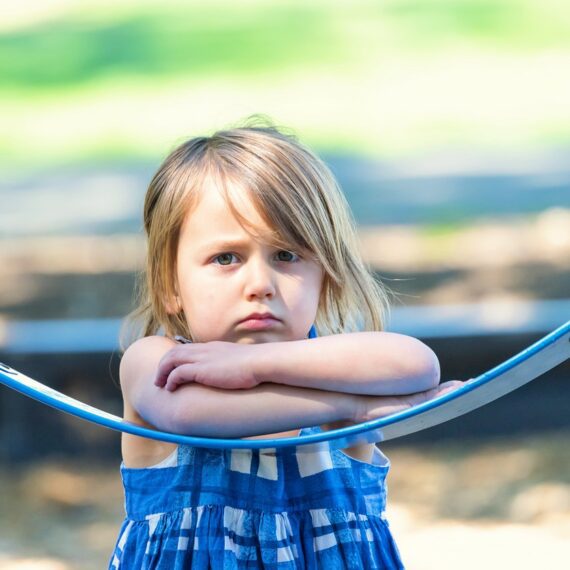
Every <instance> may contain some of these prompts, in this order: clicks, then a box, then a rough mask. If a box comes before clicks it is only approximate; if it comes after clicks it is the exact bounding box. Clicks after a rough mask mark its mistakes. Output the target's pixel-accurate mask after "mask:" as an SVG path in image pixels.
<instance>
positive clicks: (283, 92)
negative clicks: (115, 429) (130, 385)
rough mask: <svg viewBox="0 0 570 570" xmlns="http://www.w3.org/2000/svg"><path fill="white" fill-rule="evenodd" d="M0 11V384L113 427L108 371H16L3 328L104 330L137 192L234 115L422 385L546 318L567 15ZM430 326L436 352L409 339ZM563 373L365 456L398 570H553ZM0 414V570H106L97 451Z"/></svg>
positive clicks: (569, 216) (564, 229)
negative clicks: (346, 216) (170, 158)
mask: <svg viewBox="0 0 570 570" xmlns="http://www.w3.org/2000/svg"><path fill="white" fill-rule="evenodd" d="M4 4H5V5H3V6H2V11H1V14H2V15H1V17H0V174H1V176H0V268H1V269H0V272H1V273H0V360H3V361H6V362H8V363H11V364H13V365H14V367H15V368H18V369H20V370H22V371H23V372H25V373H29V374H30V375H32V376H34V377H37V378H38V379H40V380H42V381H45V382H46V383H48V384H49V385H52V386H54V387H55V388H57V389H61V390H62V391H64V392H66V393H69V394H70V395H72V396H74V397H77V398H79V399H82V400H85V401H87V402H89V403H92V404H94V405H97V406H100V407H102V408H104V409H107V410H109V411H111V412H113V413H120V410H121V404H120V395H119V392H118V388H117V386H116V384H114V382H116V378H117V363H118V354H117V353H116V352H113V349H109V350H108V351H107V352H105V351H100V352H98V353H97V354H82V353H75V354H70V353H66V352H65V350H66V349H64V348H62V352H61V353H56V354H49V355H48V354H40V352H41V351H40V349H39V348H38V347H39V346H40V345H41V344H42V341H43V339H42V338H40V336H38V333H35V334H36V336H34V335H33V334H32V336H30V337H28V338H27V340H26V339H24V340H25V343H24V344H25V345H26V346H29V347H30V348H29V352H25V351H24V352H22V346H21V345H19V346H16V345H17V343H14V342H12V340H11V336H10V334H11V332H10V331H12V330H15V329H13V328H11V327H13V326H14V325H18V323H20V322H23V321H25V322H29V321H32V323H31V326H30V328H29V329H26V330H33V331H40V330H47V329H39V328H34V323H35V322H36V321H38V320H46V319H62V320H67V319H69V320H73V319H79V320H81V319H101V318H107V319H109V320H110V321H111V325H112V326H114V324H113V323H114V322H115V321H114V320H113V319H115V320H116V319H120V318H122V317H123V316H124V315H125V314H126V313H127V312H128V310H129V309H130V308H131V303H132V291H133V284H134V275H135V272H136V271H137V270H139V269H140V267H141V264H142V255H143V249H144V243H143V240H142V236H141V223H140V215H141V209H142V200H143V196H144V192H145V186H146V184H147V182H148V180H149V179H150V176H151V175H152V172H153V171H154V170H155V169H156V168H157V167H158V165H159V163H160V161H161V160H162V158H163V157H164V156H165V155H166V154H167V153H168V152H169V151H170V150H171V149H173V148H174V147H175V146H176V145H177V144H179V143H180V142H182V141H183V140H185V139H186V138H188V137H190V136H194V135H198V134H208V133H211V132H213V131H214V130H216V129H219V128H225V127H228V126H232V125H235V124H238V123H239V122H240V121H241V120H243V119H245V118H247V117H248V116H250V115H252V114H264V115H267V116H268V117H270V118H271V119H273V120H274V121H275V122H276V123H277V124H278V125H284V126H286V127H288V128H291V129H292V130H293V131H294V132H295V133H296V134H297V135H298V136H299V137H300V139H301V140H302V141H303V142H306V143H307V144H309V145H310V146H312V147H313V148H314V149H315V150H316V151H317V152H318V153H320V154H322V155H323V156H324V157H325V159H326V160H327V162H329V163H330V164H331V166H332V167H333V170H334V171H335V173H336V174H337V175H338V176H339V178H340V180H341V183H342V185H343V187H344V189H345V192H346V194H347V198H348V200H349V202H350V204H351V206H352V208H353V210H354V212H355V216H356V219H357V221H358V224H359V231H360V237H361V240H362V246H363V253H364V256H365V259H366V260H367V261H368V262H369V263H370V264H371V267H372V268H373V269H374V270H375V271H376V272H377V275H379V276H380V277H382V278H383V279H384V280H385V283H386V284H387V285H388V286H389V287H391V288H392V289H394V290H395V291H396V292H397V293H399V300H398V301H399V303H400V304H401V305H410V307H401V308H408V309H410V311H409V312H408V313H406V315H407V316H406V315H404V316H406V318H405V319H404V318H403V317H402V315H403V312H400V321H399V323H400V325H403V324H406V326H407V327H409V328H406V327H404V329H403V330H405V332H408V333H409V334H415V335H417V336H418V337H420V338H424V336H423V335H424V334H425V335H426V337H425V339H426V342H427V343H428V344H431V342H432V341H433V347H434V348H437V352H438V355H439V356H440V359H441V362H442V366H443V368H442V370H443V376H444V378H445V379H449V378H451V377H460V378H463V379H465V378H467V377H469V376H472V375H475V374H478V373H480V372H482V371H483V370H484V369H486V368H487V367H490V366H492V365H494V364H497V363H498V362H500V361H501V360H502V359H504V358H506V357H508V356H510V355H512V354H513V353H514V352H515V351H518V350H520V349H522V348H523V347H524V346H526V345H527V344H528V343H530V342H532V341H533V340H536V339H537V338H538V335H539V334H542V333H545V332H547V330H549V327H550V328H551V327H553V326H555V324H561V323H562V322H564V320H567V319H568V313H569V307H570V304H569V301H568V298H569V297H570V295H569V294H568V291H570V267H569V263H568V261H569V260H570V229H569V228H570V160H569V158H570V152H569V151H570V81H569V80H568V70H569V69H570V8H569V7H568V3H567V0H542V1H540V0H455V1H453V0H423V1H422V0H384V1H380V0H353V1H348V0H345V1H340V0H328V1H326V2H325V1H323V0H314V1H311V2H306V1H301V0H275V1H269V0H267V1H262V0H244V1H230V0H223V1H221V0H213V1H209V2H204V1H202V2H199V1H197V0H160V1H159V0H113V1H110V0H100V1H97V2H95V1H94V0H84V1H82V2H72V1H71V0H21V1H19V2H17V3H16V2H13V3H11V4H8V3H4ZM472 303H483V304H482V305H477V306H475V307H474V308H473V307H472V308H471V309H470V310H469V311H471V312H469V311H468V310H467V309H466V308H465V307H464V305H469V304H472ZM517 303H518V304H517ZM451 304H453V305H455V309H454V310H455V312H453V314H452V316H451V317H446V315H449V314H450V313H449V308H448V307H449V305H451ZM424 318H425V320H424ZM436 321H437V322H441V323H443V325H444V328H445V327H447V328H446V329H445V331H444V332H441V331H440V333H438V334H439V336H438V335H435V336H432V337H430V336H429V334H433V324H434V322H436ZM74 322H75V323H76V324H77V322H79V321H77V322H76V321H74ZM86 322H87V325H86V326H87V328H91V329H92V331H94V330H95V327H94V325H93V322H91V321H86ZM106 322H107V321H106ZM107 323H108V322H107ZM47 324H48V325H49V322H48V323H47ZM396 324H398V321H396ZM19 330H20V329H19ZM21 330H23V329H21ZM106 330H108V329H106ZM465 331H467V332H465ZM81 334H83V333H81ZM93 334H95V333H93ZM470 335H471V336H470ZM477 335H481V336H477ZM46 336H47V335H46ZM430 339H431V340H430ZM47 340H50V339H47ZM88 342H89V341H88ZM11 343H12V344H11ZM474 347H475V348H474ZM24 348H25V347H24ZM35 350H36V352H34V351H35ZM565 370H566V371H567V370H568V368H567V367H566V369H563V370H561V369H559V370H558V372H556V373H555V374H554V375H553V376H552V377H549V378H548V379H547V380H544V381H543V380H541V381H540V383H539V381H537V382H534V383H532V385H531V386H529V387H528V390H527V388H524V389H521V390H519V391H517V392H516V393H515V394H513V395H511V396H508V397H506V398H503V399H501V400H500V401H498V402H497V403H494V404H491V405H489V406H486V407H485V408H483V409H482V410H481V412H474V413H472V414H469V415H467V416H464V417H463V418H460V419H458V420H456V421H455V422H450V423H448V424H447V425H446V426H443V427H442V429H441V430H440V431H426V432H424V434H423V436H424V437H423V438H420V439H417V440H416V439H414V440H405V438H404V441H397V442H394V444H391V445H388V446H387V449H388V451H389V455H390V457H391V458H392V460H393V468H392V474H391V479H390V480H389V485H390V496H391V501H392V503H391V505H390V509H391V511H389V517H390V520H391V521H392V524H393V527H394V529H395V533H396V537H397V539H398V540H399V543H400V545H401V547H402V551H403V555H404V560H405V561H407V562H408V567H409V568H411V569H412V570H414V569H415V570H432V569H433V568H439V569H440V570H445V569H446V568H449V569H451V568H453V569H456V568H461V569H462V570H470V569H471V568H480V567H482V566H485V567H489V568H503V567H511V566H512V567H517V568H519V569H521V570H522V569H526V568H529V569H531V568H532V569H533V570H534V569H535V568H546V567H549V568H550V567H558V564H559V563H560V561H561V560H563V559H565V558H564V557H565V556H566V557H567V544H568V540H570V467H569V465H568V457H567V454H565V453H564V450H565V449H566V448H567V443H568V441H569V439H568V438H569V434H570V426H569V424H568V419H567V418H570V410H569V409H568V403H567V402H568V388H567V386H568V382H567V376H568V375H567V373H566V372H565ZM454 375H458V376H454ZM0 410H1V411H2V415H1V416H0V417H1V420H0V428H1V429H0V459H1V460H2V463H1V465H0V486H1V487H2V489H3V492H2V493H1V494H0V567H2V568H10V569H12V570H24V569H26V570H28V569H34V570H70V569H75V568H81V569H89V570H91V569H95V568H101V567H104V566H105V564H106V562H107V557H108V555H109V554H110V552H111V550H112V546H113V542H114V540H115V538H116V534H117V531H118V528H119V524H120V518H121V516H122V513H123V511H122V495H121V487H120V480H119V475H118V461H119V459H120V458H119V446H118V442H119V438H118V435H117V434H115V433H110V432H108V431H107V430H102V429H100V428H97V427H95V426H90V425H86V424H85V422H80V421H78V420H74V419H72V418H70V417H69V416H65V415H63V414H59V413H57V412H54V411H53V410H51V409H48V408H46V407H45V406H40V405H38V404H35V403H33V402H30V401H29V400H27V399H25V398H22V397H20V396H17V395H15V394H12V393H9V392H8V391H7V390H5V389H4V388H2V389H0ZM29 418H33V420H34V421H29ZM38 426H39V427H38ZM444 544H445V548H443V547H442V545H444ZM434 545H437V547H435V546H434Z"/></svg>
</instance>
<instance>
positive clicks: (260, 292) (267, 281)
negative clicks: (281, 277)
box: [245, 259, 275, 300]
mask: <svg viewBox="0 0 570 570" xmlns="http://www.w3.org/2000/svg"><path fill="white" fill-rule="evenodd" d="M248 265H249V267H248V268H247V272H246V283H245V295H246V297H247V299H248V300H251V299H255V298H258V299H264V298H266V297H269V298H272V297H273V296H274V295H275V282H274V277H275V275H274V271H273V269H272V267H271V266H269V265H268V264H267V263H266V262H265V261H255V260H253V259H250V260H249V263H248Z"/></svg>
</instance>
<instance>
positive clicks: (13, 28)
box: [0, 0, 570, 167]
mask: <svg viewBox="0 0 570 570" xmlns="http://www.w3.org/2000/svg"><path fill="white" fill-rule="evenodd" d="M47 5H48V6H51V9H46V7H45V3H41V2H37V1H32V0H25V1H24V2H21V3H19V4H18V5H14V6H13V7H10V8H9V9H8V13H7V15H6V14H5V15H4V16H3V21H2V23H0V156H1V157H2V158H1V159H0V164H2V163H3V164H4V165H11V166H14V167H18V165H20V166H22V165H24V164H25V165H26V166H27V167H30V166H32V165H42V164H46V163H47V164H49V163H61V162H65V161H69V160H72V161H75V160H94V159H104V160H110V159H119V160H123V159H128V158H153V159H154V158H156V157H159V156H162V155H164V154H165V153H166V152H167V151H168V150H169V149H170V148H172V146H174V145H175V144H176V143H177V142H179V141H180V140H181V139H183V138H185V137H187V136H189V135H192V134H196V133H198V132H208V131H211V130H213V129H215V128H220V127H224V126H228V125H231V124H233V123H235V122H236V121H237V120H239V119H240V118H244V117H246V116H248V115H250V114H253V113H265V114H267V115H269V116H271V117H273V118H274V119H275V120H276V121H277V122H278V123H283V124H286V125H290V126H293V127H294V128H295V129H296V131H297V132H298V133H299V134H300V135H301V137H302V138H303V139H304V140H306V141H307V142H309V143H310V144H313V145H316V146H318V147H319V148H320V149H322V150H323V149H324V150H329V151H341V152H358V153H364V154H369V155H375V156H378V155H383V156H391V155H398V154H402V153H410V152H414V151H422V150H425V149H427V148H430V149H433V148H443V149H445V148H451V147H457V146H469V147H477V146H480V147H487V148H488V147H492V148H501V147H509V148H513V147H521V146H522V147H534V146H537V145H561V144H567V143H569V142H570V106H568V104H567V102H568V100H570V82H568V81H567V80H566V74H565V73H564V70H565V69H566V70H567V69H568V68H569V67H570V33H569V32H570V9H568V8H567V7H566V4H565V2H563V1H562V0H544V1H539V0H462V1H461V2H450V1H448V0H425V1H423V2H417V1H412V0H389V1H387V2H377V1H376V0H360V1H355V2H348V1H340V0H329V1H327V2H325V1H317V2H311V3H307V2H301V1H300V0H288V1H277V2H270V3H267V2H262V1H261V0H248V1H247V2H239V3H235V2H230V1H229V0H223V1H222V0H216V1H214V2H209V3H203V2H197V1H191V2H188V1H182V0H167V1H159V0H145V1H144V2H134V1H127V2H110V1H109V0H103V1H99V2H96V1H94V0H87V1H85V2H82V3H80V4H77V3H75V2H71V1H70V0H68V1H65V0H59V1H56V0H52V1H51V2H48V3H47Z"/></svg>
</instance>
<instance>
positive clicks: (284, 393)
mask: <svg viewBox="0 0 570 570" xmlns="http://www.w3.org/2000/svg"><path fill="white" fill-rule="evenodd" d="M174 346H175V343H174V342H173V341H171V340H170V339H167V338H164V337H146V338H143V339H141V340H139V341H137V342H136V343H134V344H133V345H132V346H131V347H129V348H128V350H127V351H126V352H125V354H124V356H123V359H122V360H121V368H120V376H121V387H122V390H123V396H124V398H125V400H126V401H127V402H128V403H129V405H130V406H132V408H133V409H134V410H135V411H136V412H137V413H138V414H139V415H140V417H141V418H142V419H143V420H145V421H147V422H149V423H150V424H152V425H153V426H155V427H156V428H158V429H162V430H166V431H171V432H175V433H185V434H191V435H197V436H204V437H247V436H253V435H261V434H266V433H274V432H278V431H286V430H290V429H296V428H300V427H305V426H313V425H320V424H325V423H328V422H334V421H338V420H353V419H354V418H355V417H356V414H357V410H360V407H359V405H360V403H359V402H358V401H357V398H356V397H355V396H352V395H350V394H341V393H337V392H327V391H324V390H313V389H306V388H297V387H290V386H279V385H276V384H269V383H268V384H263V385H260V386H256V387H254V388H252V389H250V390H223V389H220V388H212V387H210V386H203V385H200V384H185V385H184V386H181V387H180V388H179V389H178V390H176V391H175V392H169V391H167V390H162V389H161V388H158V387H157V386H155V385H154V378H155V375H156V369H157V367H158V363H159V361H160V359H161V358H162V356H163V355H164V354H165V353H166V352H167V351H168V350H170V349H172V348H173V347H174Z"/></svg>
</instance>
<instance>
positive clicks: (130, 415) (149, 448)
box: [120, 336, 178, 468]
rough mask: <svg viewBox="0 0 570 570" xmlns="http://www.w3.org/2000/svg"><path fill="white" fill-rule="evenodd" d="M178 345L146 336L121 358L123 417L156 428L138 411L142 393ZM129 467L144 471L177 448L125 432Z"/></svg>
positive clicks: (130, 347)
mask: <svg viewBox="0 0 570 570" xmlns="http://www.w3.org/2000/svg"><path fill="white" fill-rule="evenodd" d="M177 344H178V343H176V342H175V341H173V340H172V339H170V338H167V337H164V336H147V337H144V338H141V339H139V340H137V341H136V342H134V343H133V344H131V345H130V346H129V347H128V348H127V350H126V351H125V353H124V354H123V357H122V359H121V364H120V381H121V390H122V392H123V405H124V410H123V415H124V418H125V419H126V420H127V421H130V422H133V423H136V424H138V425H142V426H145V427H150V428H153V427H154V426H153V425H152V424H150V423H148V422H147V421H145V420H144V419H143V418H142V417H141V416H140V414H139V413H138V411H137V407H138V404H139V403H140V402H139V400H140V398H141V393H144V392H146V391H147V390H148V386H149V385H150V384H152V377H153V375H154V373H155V371H156V368H157V367H158V363H159V362H160V359H161V358H162V357H163V356H164V354H166V353H167V352H168V351H169V350H170V349H172V348H173V347H175V346H177ZM121 448H122V454H123V461H124V463H125V466H126V467H134V468H143V467H149V466H151V465H155V464H156V463H158V462H160V461H162V460H163V459H165V458H166V457H168V456H169V455H170V454H171V453H172V452H173V451H174V450H175V449H176V445H173V444H170V443H164V442H161V441H156V440H152V439H146V438H142V437H137V436H134V435H130V434H128V433H124V434H123V436H122V442H121Z"/></svg>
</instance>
